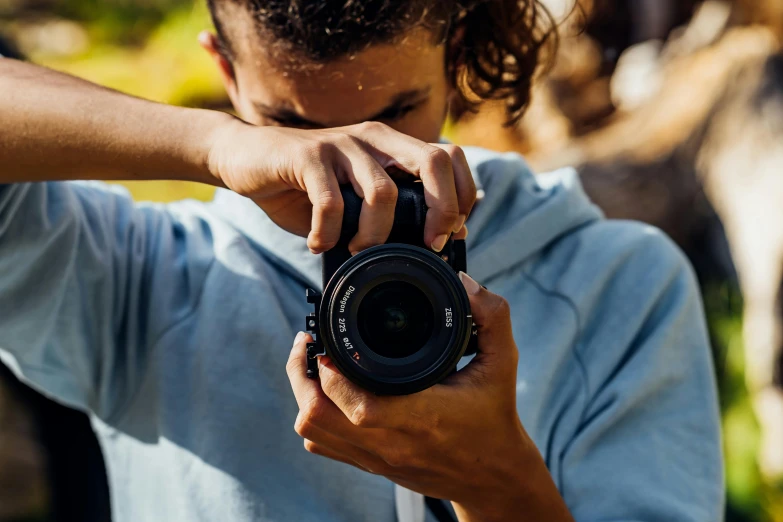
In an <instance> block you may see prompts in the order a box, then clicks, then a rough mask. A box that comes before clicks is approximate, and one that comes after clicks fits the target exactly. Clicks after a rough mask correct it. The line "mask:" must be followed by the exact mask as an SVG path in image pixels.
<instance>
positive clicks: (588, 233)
mask: <svg viewBox="0 0 783 522" xmlns="http://www.w3.org/2000/svg"><path fill="white" fill-rule="evenodd" d="M529 274H530V276H531V277H532V278H534V279H536V280H537V281H539V283H540V284H541V285H542V286H544V287H549V288H550V289H552V291H553V292H556V293H557V294H559V295H561V296H562V297H563V298H564V299H567V300H568V301H569V302H570V303H571V305H572V307H573V309H574V311H575V313H576V315H577V321H578V327H577V328H578V333H577V338H576V345H575V347H574V350H575V354H576V355H577V357H579V358H580V359H581V360H582V361H583V364H584V365H585V366H586V367H587V369H588V374H589V375H590V378H589V380H590V381H591V386H592V387H593V392H594V391H595V389H596V387H598V386H600V385H601V383H605V382H607V380H608V379H611V376H612V375H613V372H615V371H617V369H618V368H619V367H621V366H624V365H627V364H628V361H629V360H630V359H631V358H634V359H637V360H646V361H647V362H648V364H647V365H646V367H647V369H648V370H649V372H650V373H654V374H655V375H658V377H661V378H662V376H664V375H668V377H667V378H669V377H671V376H672V375H673V373H677V374H679V373H682V372H686V371H695V370H696V367H697V366H698V367H699V368H701V367H703V368H708V367H709V360H710V355H709V342H708V336H707V331H706V324H705V318H704V313H703V310H702V304H701V295H700V292H699V288H698V284H697V281H696V278H695V275H694V272H693V270H692V268H691V266H690V263H689V262H688V260H687V259H686V257H685V256H684V254H683V253H682V252H681V251H680V249H679V248H678V247H677V246H676V245H675V244H674V243H673V242H672V241H671V240H670V239H669V238H668V237H667V236H666V235H665V234H664V233H662V232H661V231H659V230H658V229H656V228H654V227H651V226H647V225H644V224H641V223H635V222H625V221H611V220H603V221H598V222H595V223H592V224H590V225H588V226H585V227H583V228H582V229H579V230H577V231H573V232H572V233H570V234H568V235H567V236H566V237H563V238H562V239H561V240H560V241H558V242H557V243H556V244H554V245H553V246H552V247H551V248H550V249H549V251H547V252H545V253H543V255H542V256H541V258H540V259H539V260H537V262H536V263H535V264H534V265H533V266H531V267H530V271H529ZM642 354H643V355H642ZM696 360H698V361H699V364H698V365H695V364H692V363H693V362H694V361H696ZM662 361H668V363H671V364H672V365H673V366H674V367H671V368H668V364H666V365H664V366H666V367H667V368H668V370H665V369H664V368H663V367H662V366H660V364H661V363H662ZM677 361H680V362H681V363H682V364H678V363H677ZM688 368H690V370H688ZM648 370H644V369H643V368H639V369H638V372H637V374H638V375H642V374H644V373H645V372H646V371H648ZM667 372H668V373H667ZM680 377H683V376H682V375H681V376H680ZM683 378H684V377H683Z"/></svg>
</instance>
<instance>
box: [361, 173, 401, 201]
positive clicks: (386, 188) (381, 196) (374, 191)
mask: <svg viewBox="0 0 783 522" xmlns="http://www.w3.org/2000/svg"><path fill="white" fill-rule="evenodd" d="M365 200H366V201H367V202H368V203H369V204H371V205H376V204H377V205H384V206H386V205H389V206H391V205H394V204H395V203H396V202H397V185H395V183H394V182H393V181H392V180H391V179H389V178H377V179H375V180H374V181H373V182H372V187H371V189H370V190H369V192H366V193H365Z"/></svg>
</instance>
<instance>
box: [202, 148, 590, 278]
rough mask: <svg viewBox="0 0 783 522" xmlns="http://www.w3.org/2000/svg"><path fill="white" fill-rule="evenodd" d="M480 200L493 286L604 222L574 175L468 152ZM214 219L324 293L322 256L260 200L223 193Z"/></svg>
mask: <svg viewBox="0 0 783 522" xmlns="http://www.w3.org/2000/svg"><path fill="white" fill-rule="evenodd" d="M464 150H465V154H466V156H467V158H468V163H469V164H470V167H471V171H472V172H473V176H474V179H475V181H476V186H477V188H478V190H479V199H478V201H477V203H476V205H475V207H474V209H473V212H472V213H471V215H470V217H469V218H468V222H467V224H468V229H469V231H470V234H469V236H468V239H467V247H468V271H469V272H470V274H471V275H472V276H473V277H474V278H475V279H477V280H479V281H488V280H489V279H491V278H492V277H494V276H497V275H499V274H501V273H503V272H505V271H507V270H509V269H511V268H513V267H515V266H517V265H519V264H520V263H523V262H524V261H526V260H527V259H529V258H530V257H532V256H534V255H536V254H537V253H539V252H540V251H541V250H543V249H544V248H546V247H547V246H548V245H549V244H551V243H552V242H554V241H555V240H557V239H558V238H559V237H561V236H563V235H564V234H567V233H568V232H570V231H572V230H574V229H576V228H579V227H581V226H584V225H585V224H587V223H590V222H592V221H595V220H597V219H600V218H601V212H600V211H599V210H598V208H597V207H596V206H595V205H593V204H592V203H591V202H590V200H589V199H588V198H587V196H586V195H585V193H584V191H583V190H582V186H581V184H580V182H579V177H578V175H577V173H576V171H575V170H573V169H561V170H558V171H555V172H552V173H549V174H541V175H537V176H535V175H533V173H532V172H531V170H530V168H529V167H528V166H527V164H526V163H525V161H524V160H523V159H522V157H521V156H519V155H518V154H499V153H496V152H491V151H487V150H484V149H479V148H473V147H465V148H464ZM211 207H212V210H213V212H215V213H216V214H218V215H219V217H221V218H222V219H224V220H225V221H227V222H228V223H230V224H231V225H232V226H234V227H235V228H237V229H238V230H239V231H240V232H241V233H242V234H243V235H244V236H246V237H247V238H248V239H249V240H250V241H252V242H253V243H254V244H255V246H256V247H257V248H259V249H261V250H262V251H264V253H265V254H267V256H268V257H269V258H270V259H271V260H272V262H274V263H275V264H277V265H278V266H279V267H280V269H281V270H284V271H285V272H287V273H289V274H290V275H292V276H294V277H296V278H298V279H300V280H302V281H303V282H304V283H306V284H307V285H308V286H311V287H313V288H317V289H320V288H321V260H320V256H316V255H313V254H311V253H310V251H309V250H308V249H307V243H306V240H305V238H302V237H299V236H295V235H293V234H290V233H288V232H286V231H285V230H283V229H281V228H279V227H278V226H277V225H275V224H274V223H273V222H272V221H271V220H270V219H269V218H268V217H267V216H266V214H265V213H264V212H263V211H262V210H261V209H260V208H258V207H257V206H256V205H255V204H254V203H253V202H252V201H250V200H249V199H247V198H244V197H242V196H239V195H237V194H235V193H233V192H231V191H228V190H225V189H220V190H218V192H217V194H216V195H215V200H214V201H213V202H212V204H211Z"/></svg>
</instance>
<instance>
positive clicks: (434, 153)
mask: <svg viewBox="0 0 783 522" xmlns="http://www.w3.org/2000/svg"><path fill="white" fill-rule="evenodd" d="M423 153H424V157H425V159H426V161H427V162H428V163H429V164H430V165H432V166H433V167H434V168H435V169H436V170H443V169H451V156H449V153H448V152H446V151H445V150H443V149H441V148H440V147H436V146H434V145H429V144H426V145H424V147H423Z"/></svg>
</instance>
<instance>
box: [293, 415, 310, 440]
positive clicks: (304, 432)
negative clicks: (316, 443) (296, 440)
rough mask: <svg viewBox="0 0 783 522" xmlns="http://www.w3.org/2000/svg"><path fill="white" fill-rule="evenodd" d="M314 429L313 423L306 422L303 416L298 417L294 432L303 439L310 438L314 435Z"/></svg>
mask: <svg viewBox="0 0 783 522" xmlns="http://www.w3.org/2000/svg"><path fill="white" fill-rule="evenodd" d="M314 428H315V427H314V426H313V425H312V423H310V422H308V421H307V420H305V419H304V417H302V416H300V417H297V419H296V423H294V431H295V432H296V434H297V435H299V436H300V437H303V438H307V437H310V436H311V435H312V434H313V430H314Z"/></svg>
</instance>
